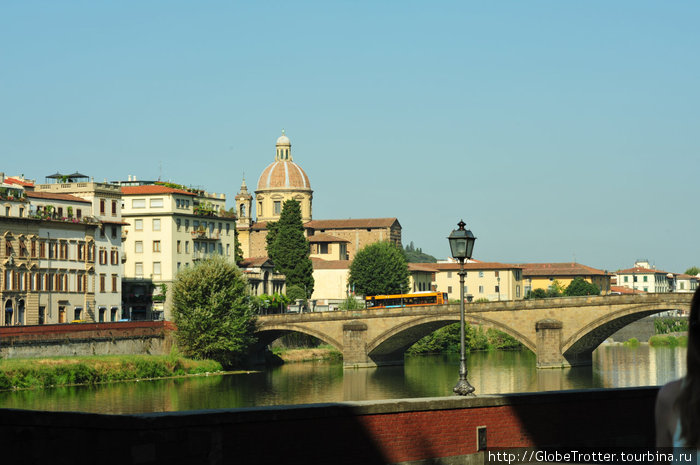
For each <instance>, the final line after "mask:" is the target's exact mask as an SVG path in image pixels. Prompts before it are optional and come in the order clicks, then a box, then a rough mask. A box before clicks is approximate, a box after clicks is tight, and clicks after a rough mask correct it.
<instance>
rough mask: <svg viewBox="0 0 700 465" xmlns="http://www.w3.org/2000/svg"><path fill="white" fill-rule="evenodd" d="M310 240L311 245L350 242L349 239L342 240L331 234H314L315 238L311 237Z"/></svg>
mask: <svg viewBox="0 0 700 465" xmlns="http://www.w3.org/2000/svg"><path fill="white" fill-rule="evenodd" d="M308 240H309V242H310V243H318V242H350V241H349V240H347V239H341V238H339V237H335V236H331V235H330V234H314V235H313V236H309V237H308Z"/></svg>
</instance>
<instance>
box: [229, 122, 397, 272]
mask: <svg viewBox="0 0 700 465" xmlns="http://www.w3.org/2000/svg"><path fill="white" fill-rule="evenodd" d="M290 199H293V200H296V201H298V202H299V204H300V205H301V215H302V222H303V223H304V230H305V232H306V236H307V238H308V239H309V242H310V243H311V248H312V250H311V253H312V257H314V258H316V259H321V260H326V261H334V260H352V258H353V257H354V256H355V253H356V252H357V251H358V250H359V249H361V248H362V247H364V246H365V245H367V244H371V243H373V242H378V241H391V242H393V243H394V244H396V245H397V246H399V247H401V224H400V223H399V221H398V220H397V219H396V218H365V219H343V220H314V219H313V208H312V201H313V190H312V189H311V183H310V181H309V177H308V175H307V174H306V172H305V171H304V170H303V169H302V168H301V166H299V165H298V164H297V163H295V162H294V159H293V157H292V144H291V141H290V140H289V138H288V137H287V136H286V134H284V131H283V132H282V135H281V136H280V137H279V138H278V139H277V143H276V146H275V158H274V160H273V162H272V163H270V164H269V165H268V166H267V167H266V168H265V169H264V170H263V171H262V173H261V174H260V177H259V178H258V182H257V185H256V188H255V191H254V195H253V194H251V193H250V192H249V191H248V186H247V184H246V182H245V180H243V183H242V184H241V188H240V191H239V192H238V194H237V195H236V197H235V201H236V215H237V218H238V219H237V223H236V227H237V229H238V239H239V242H240V244H241V248H242V249H243V257H244V258H254V257H265V256H266V255H267V252H266V249H265V245H266V242H265V238H266V237H267V223H268V222H272V221H278V220H279V218H280V215H281V213H282V206H283V205H284V202H285V201H287V200H290ZM253 207H255V215H253Z"/></svg>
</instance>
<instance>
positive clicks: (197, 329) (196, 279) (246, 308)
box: [171, 255, 255, 367]
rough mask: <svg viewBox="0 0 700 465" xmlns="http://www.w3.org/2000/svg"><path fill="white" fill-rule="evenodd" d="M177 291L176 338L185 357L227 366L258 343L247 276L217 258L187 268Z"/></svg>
mask: <svg viewBox="0 0 700 465" xmlns="http://www.w3.org/2000/svg"><path fill="white" fill-rule="evenodd" d="M171 292H172V297H173V314H174V317H175V325H176V326H177V332H176V333H175V336H176V338H177V342H178V345H179V346H180V348H181V349H182V350H183V351H184V353H185V354H187V355H189V356H192V357H195V358H208V359H213V360H216V361H218V362H220V363H221V364H222V365H224V366H226V367H230V366H233V365H235V364H237V363H238V362H240V360H241V357H242V356H243V355H244V354H245V352H246V351H247V349H248V347H250V345H251V344H253V343H254V342H255V337H254V335H253V333H254V331H255V314H254V310H253V309H252V307H251V306H250V303H249V297H248V282H247V281H246V279H245V277H244V276H243V273H242V272H241V271H240V270H239V269H238V268H237V267H236V266H235V265H234V264H233V263H230V262H229V261H227V260H226V258H224V257H222V256H220V255H215V256H212V257H211V258H208V259H207V260H203V261H201V262H199V263H198V264H196V265H195V266H194V267H192V268H184V269H181V270H180V272H179V273H178V274H177V277H176V278H175V282H174V283H173V285H172V290H171Z"/></svg>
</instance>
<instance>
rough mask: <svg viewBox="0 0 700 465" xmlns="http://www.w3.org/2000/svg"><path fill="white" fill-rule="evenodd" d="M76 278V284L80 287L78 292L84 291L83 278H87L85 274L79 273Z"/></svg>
mask: <svg viewBox="0 0 700 465" xmlns="http://www.w3.org/2000/svg"><path fill="white" fill-rule="evenodd" d="M75 279H76V285H77V288H78V292H83V280H84V279H85V275H82V274H79V275H78V276H76V277H75Z"/></svg>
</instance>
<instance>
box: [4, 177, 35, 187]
mask: <svg viewBox="0 0 700 465" xmlns="http://www.w3.org/2000/svg"><path fill="white" fill-rule="evenodd" d="M5 184H17V185H18V186H24V187H33V186H34V183H33V182H29V181H24V180H22V179H17V178H5Z"/></svg>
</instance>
